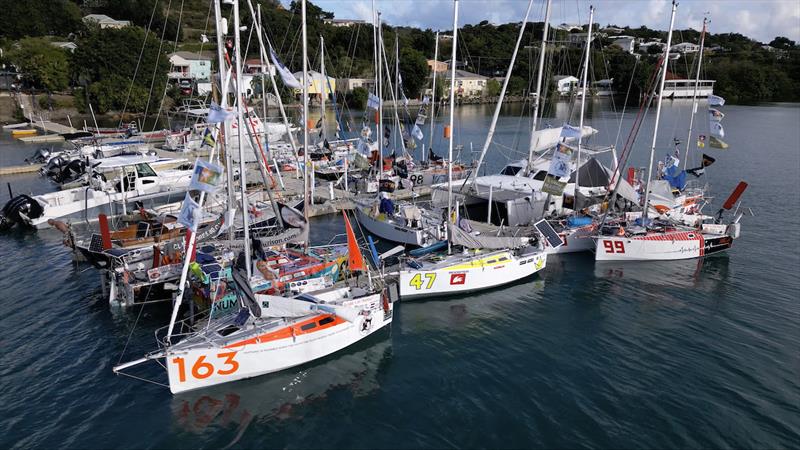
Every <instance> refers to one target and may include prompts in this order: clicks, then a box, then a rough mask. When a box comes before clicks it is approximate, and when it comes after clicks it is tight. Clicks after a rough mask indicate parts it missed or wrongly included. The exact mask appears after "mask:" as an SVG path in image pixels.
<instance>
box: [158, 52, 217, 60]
mask: <svg viewBox="0 0 800 450" xmlns="http://www.w3.org/2000/svg"><path fill="white" fill-rule="evenodd" d="M173 56H177V57H179V58H183V59H185V60H187V61H211V60H213V59H214V58H213V57H212V56H211V55H210V54H209V53H195V52H175V53H170V54H169V57H170V58H172V57H173Z"/></svg>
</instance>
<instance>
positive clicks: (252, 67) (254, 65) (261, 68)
mask: <svg viewBox="0 0 800 450" xmlns="http://www.w3.org/2000/svg"><path fill="white" fill-rule="evenodd" d="M267 70H269V72H267ZM242 72H244V73H248V74H251V75H254V74H259V73H260V74H266V73H270V74H271V75H272V76H275V68H274V67H272V66H271V65H269V64H267V62H266V61H264V64H261V60H260V59H258V58H251V59H248V60H246V61H245V62H244V67H242Z"/></svg>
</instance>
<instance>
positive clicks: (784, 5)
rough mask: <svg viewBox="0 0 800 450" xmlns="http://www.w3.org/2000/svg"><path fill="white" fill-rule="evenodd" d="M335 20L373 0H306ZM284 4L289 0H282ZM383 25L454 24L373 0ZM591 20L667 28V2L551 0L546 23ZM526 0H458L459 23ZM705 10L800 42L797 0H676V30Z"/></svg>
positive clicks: (419, 8) (515, 15)
mask: <svg viewBox="0 0 800 450" xmlns="http://www.w3.org/2000/svg"><path fill="white" fill-rule="evenodd" d="M311 1H312V2H313V3H314V4H316V5H318V6H320V7H321V8H322V9H323V10H325V11H332V12H333V13H334V14H335V16H336V18H338V19H364V20H369V19H370V17H371V14H372V0H311ZM285 2H286V3H288V0H285ZM544 3H545V2H544V0H534V4H533V7H532V9H531V18H530V19H529V21H532V22H541V21H542V20H543V18H544ZM375 4H376V8H377V9H378V10H380V11H381V15H382V19H383V20H384V22H385V23H388V24H390V25H395V26H413V27H418V28H423V29H424V28H431V29H434V30H437V29H441V30H449V29H451V28H452V26H453V2H452V0H375ZM590 4H593V5H594V6H595V22H598V23H600V25H601V26H605V25H608V24H613V25H619V26H626V25H628V26H632V27H638V26H640V25H646V26H647V27H649V28H653V29H659V30H667V29H668V28H669V16H670V7H671V1H670V0H591V1H590V0H553V11H552V12H551V21H550V22H551V24H554V25H558V24H560V23H583V24H585V23H587V22H588V19H589V5H590ZM527 6H528V1H527V0H460V1H459V25H464V24H477V23H479V22H481V21H483V20H488V21H490V22H492V23H495V24H501V23H507V22H519V21H521V20H522V18H523V17H524V16H525V9H526V8H527ZM706 14H708V16H709V18H710V20H711V24H710V26H709V31H710V32H711V33H728V32H737V33H741V34H744V35H745V36H748V37H751V38H753V39H756V40H758V41H761V42H764V43H768V42H769V41H771V40H772V39H773V38H775V36H786V37H788V38H789V39H792V40H794V41H796V42H800V0H747V1H744V0H681V1H679V4H678V11H677V14H676V17H675V27H676V28H677V29H686V28H695V29H698V30H699V29H701V28H702V23H703V17H704V15H706Z"/></svg>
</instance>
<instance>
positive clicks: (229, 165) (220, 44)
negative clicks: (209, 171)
mask: <svg viewBox="0 0 800 450" xmlns="http://www.w3.org/2000/svg"><path fill="white" fill-rule="evenodd" d="M214 15H215V17H216V21H217V22H216V23H217V26H220V25H219V24H220V21H221V20H222V11H221V9H220V4H219V0H214ZM225 32H226V31H222V32H220V31H217V61H218V62H219V68H218V69H217V76H218V77H219V85H220V90H219V93H220V98H219V106H220V108H222V109H223V111H224V110H225V108H226V107H227V106H228V80H229V78H227V77H225V76H224V75H223V74H225V73H227V71H228V70H227V67H226V66H227V64H226V62H225V53H224V52H225V36H224V33H225ZM222 129H223V130H224V132H223V141H224V142H225V143H229V142H230V138H231V123H230V122H229V121H227V120H226V121H225V122H223V123H222ZM228 147H229V146H226V149H225V171H226V172H225V181H226V185H227V188H228V208H227V209H228V211H236V207H235V206H234V205H236V192H235V191H234V186H233V158H232V155H231V151H230V148H228ZM233 217H234V214H230V215H229V216H226V217H225V220H231V221H233V220H232V219H233ZM235 233H236V227H233V226H230V227H228V240H231V241H232V240H233V238H234V235H235Z"/></svg>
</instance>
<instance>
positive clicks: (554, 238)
mask: <svg viewBox="0 0 800 450" xmlns="http://www.w3.org/2000/svg"><path fill="white" fill-rule="evenodd" d="M533 226H535V227H536V229H537V230H539V233H542V235H543V236H544V237H545V239H547V242H548V243H550V246H551V247H553V248H558V247H560V246H561V245H563V244H564V241H562V240H561V236H559V235H558V233H556V230H554V229H553V227H552V226H551V225H550V224H549V223H548V222H547V221H546V220H544V219H542V220H540V221H538V222H536V223H535V224H533Z"/></svg>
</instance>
